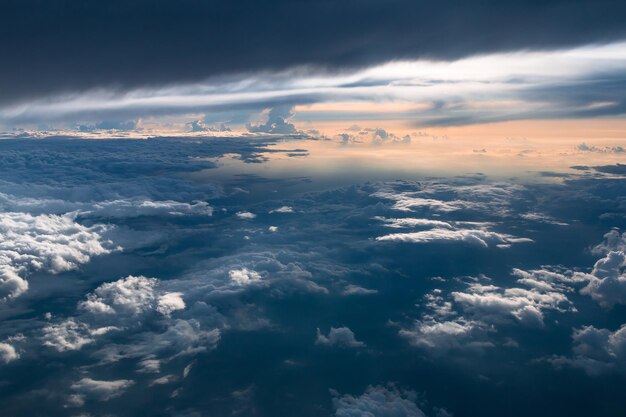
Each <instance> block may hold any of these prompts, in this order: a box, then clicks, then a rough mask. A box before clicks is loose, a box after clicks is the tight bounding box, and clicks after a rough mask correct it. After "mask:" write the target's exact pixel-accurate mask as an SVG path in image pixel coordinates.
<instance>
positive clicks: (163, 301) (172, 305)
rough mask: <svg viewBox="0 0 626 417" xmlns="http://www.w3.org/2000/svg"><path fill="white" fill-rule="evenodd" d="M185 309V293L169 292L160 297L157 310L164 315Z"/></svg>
mask: <svg viewBox="0 0 626 417" xmlns="http://www.w3.org/2000/svg"><path fill="white" fill-rule="evenodd" d="M184 309H185V301H184V300H183V293H180V292H168V293H165V294H163V295H162V296H160V297H159V300H158V303H157V311H158V312H159V313H161V314H163V315H164V316H170V314H172V312H174V311H176V310H184Z"/></svg>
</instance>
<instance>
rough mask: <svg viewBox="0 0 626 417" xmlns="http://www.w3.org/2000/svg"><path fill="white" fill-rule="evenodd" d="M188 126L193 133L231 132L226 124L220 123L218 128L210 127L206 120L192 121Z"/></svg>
mask: <svg viewBox="0 0 626 417" xmlns="http://www.w3.org/2000/svg"><path fill="white" fill-rule="evenodd" d="M187 126H188V128H189V130H190V131H192V132H230V131H231V129H230V128H229V127H228V126H226V124H224V123H219V124H218V125H216V126H212V125H208V124H207V123H205V121H204V120H192V121H191V122H189V123H187Z"/></svg>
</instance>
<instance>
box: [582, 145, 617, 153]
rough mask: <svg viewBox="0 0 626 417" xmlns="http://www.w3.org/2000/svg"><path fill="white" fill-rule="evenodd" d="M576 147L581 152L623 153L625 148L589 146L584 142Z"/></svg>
mask: <svg viewBox="0 0 626 417" xmlns="http://www.w3.org/2000/svg"><path fill="white" fill-rule="evenodd" d="M576 149H578V150H579V151H583V152H600V153H624V152H625V150H624V148H623V147H622V146H603V147H598V146H589V145H587V144H586V143H584V142H583V143H581V144H580V145H578V146H576Z"/></svg>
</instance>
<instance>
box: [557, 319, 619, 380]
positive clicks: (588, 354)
mask: <svg viewBox="0 0 626 417" xmlns="http://www.w3.org/2000/svg"><path fill="white" fill-rule="evenodd" d="M572 341H573V348H572V351H573V356H571V357H566V356H553V357H550V358H548V359H547V361H548V362H549V363H551V364H552V365H554V366H555V367H557V368H562V367H574V368H580V369H582V370H584V371H585V372H586V373H587V374H589V375H599V374H602V373H605V372H609V371H612V370H619V371H625V370H626V366H625V363H626V324H624V325H622V326H621V327H620V328H619V329H617V330H615V331H611V330H608V329H598V328H596V327H594V326H584V327H581V328H579V329H574V332H573V333H572Z"/></svg>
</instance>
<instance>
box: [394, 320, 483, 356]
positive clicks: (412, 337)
mask: <svg viewBox="0 0 626 417" xmlns="http://www.w3.org/2000/svg"><path fill="white" fill-rule="evenodd" d="M482 327H483V325H482V324H481V323H477V322H473V321H467V320H465V319H463V318H460V319H456V320H445V321H441V322H437V321H434V320H426V321H421V320H418V321H416V322H415V323H414V324H413V326H411V327H409V328H405V329H401V330H400V331H399V332H398V334H399V335H400V336H401V337H403V338H405V339H407V340H408V342H409V343H410V344H411V345H412V346H416V347H420V348H426V349H431V350H436V351H440V352H445V351H447V350H451V349H460V348H468V347H480V348H482V347H486V346H490V345H489V344H486V343H482V342H476V341H475V339H476V338H478V334H479V333H483V332H484V330H483V328H482Z"/></svg>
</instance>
